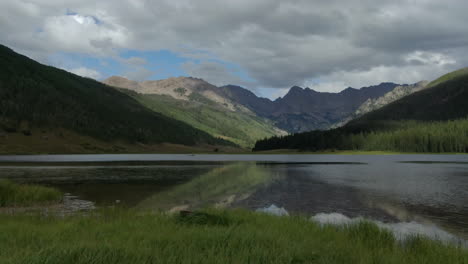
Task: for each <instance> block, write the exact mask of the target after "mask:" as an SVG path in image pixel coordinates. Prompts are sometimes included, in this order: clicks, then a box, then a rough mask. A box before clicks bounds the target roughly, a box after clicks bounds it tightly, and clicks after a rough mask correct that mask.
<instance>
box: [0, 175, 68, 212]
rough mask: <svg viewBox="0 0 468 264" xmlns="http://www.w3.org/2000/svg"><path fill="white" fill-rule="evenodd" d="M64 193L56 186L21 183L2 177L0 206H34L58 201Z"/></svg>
mask: <svg viewBox="0 0 468 264" xmlns="http://www.w3.org/2000/svg"><path fill="white" fill-rule="evenodd" d="M61 199H62V193H61V192H60V191H58V190H57V189H54V188H49V187H44V186H38V185H21V184H17V183H14V182H12V181H9V180H5V179H0V207H8V206H13V207H14V206H32V205H42V204H49V203H56V202H59V201H60V200H61Z"/></svg>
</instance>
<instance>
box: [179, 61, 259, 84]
mask: <svg viewBox="0 0 468 264" xmlns="http://www.w3.org/2000/svg"><path fill="white" fill-rule="evenodd" d="M182 69H183V70H184V71H185V72H186V73H187V74H188V75H190V76H193V77H198V78H202V79H204V80H205V81H207V82H210V83H212V84H214V85H217V86H223V85H228V84H236V85H245V86H250V84H252V83H251V82H248V81H246V80H244V79H243V78H241V77H240V76H238V75H237V74H238V72H236V70H233V69H229V68H227V67H226V65H224V64H222V63H219V62H214V61H203V62H201V63H194V62H192V61H189V62H186V63H184V64H182Z"/></svg>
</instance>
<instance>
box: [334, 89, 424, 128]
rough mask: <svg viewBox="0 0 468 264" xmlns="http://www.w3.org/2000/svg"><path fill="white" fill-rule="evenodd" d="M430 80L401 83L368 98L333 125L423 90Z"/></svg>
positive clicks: (346, 121) (340, 123) (344, 122)
mask: <svg viewBox="0 0 468 264" xmlns="http://www.w3.org/2000/svg"><path fill="white" fill-rule="evenodd" d="M428 84H429V82H428V81H421V82H418V83H415V84H411V85H401V86H397V87H395V88H394V89H393V90H391V91H390V92H388V93H386V94H384V95H383V96H381V97H378V98H369V99H367V100H366V101H365V102H364V103H363V104H362V105H361V106H359V108H358V109H357V110H356V111H355V112H354V113H353V114H351V115H350V116H348V117H346V118H345V119H343V120H342V121H340V122H338V123H337V124H335V125H334V126H333V127H340V126H343V125H345V124H347V123H348V122H349V121H351V120H353V119H355V118H358V117H360V116H362V115H364V114H367V113H370V112H372V111H375V110H377V109H380V108H382V107H384V106H386V105H388V104H390V103H393V102H395V101H397V100H399V99H401V98H403V97H405V96H408V95H410V94H413V93H415V92H419V91H422V90H424V89H426V88H427V87H428Z"/></svg>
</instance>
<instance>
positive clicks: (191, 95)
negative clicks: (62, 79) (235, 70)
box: [103, 76, 247, 111]
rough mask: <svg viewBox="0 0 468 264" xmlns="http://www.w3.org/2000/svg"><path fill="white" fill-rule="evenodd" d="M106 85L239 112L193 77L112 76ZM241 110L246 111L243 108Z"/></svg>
mask: <svg viewBox="0 0 468 264" xmlns="http://www.w3.org/2000/svg"><path fill="white" fill-rule="evenodd" d="M103 82H104V83H105V84H107V85H111V86H114V87H119V88H126V89H130V90H133V91H135V92H138V93H142V94H159V95H168V96H171V97H173V98H175V99H178V100H186V101H190V100H197V99H198V100H200V99H203V98H204V99H208V100H210V101H213V102H215V103H218V104H220V105H221V106H223V107H225V108H227V109H229V110H231V111H236V110H239V109H238V107H237V108H236V106H235V104H234V103H233V102H232V101H231V100H229V99H228V98H226V97H225V96H224V94H223V92H222V91H221V90H220V89H219V88H218V87H216V86H214V85H212V84H210V83H208V82H206V81H204V80H202V79H199V78H193V77H172V78H168V79H164V80H155V81H143V82H136V81H131V80H128V79H126V78H123V77H119V76H112V77H110V78H108V79H106V80H104V81H103ZM242 110H244V111H245V110H247V109H245V108H243V109H242Z"/></svg>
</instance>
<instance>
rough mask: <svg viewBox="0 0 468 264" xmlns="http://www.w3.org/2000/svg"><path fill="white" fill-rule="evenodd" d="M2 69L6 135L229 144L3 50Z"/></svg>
mask: <svg viewBox="0 0 468 264" xmlns="http://www.w3.org/2000/svg"><path fill="white" fill-rule="evenodd" d="M0 67H1V69H2V70H1V71H0V134H2V131H7V132H14V131H18V132H20V131H23V132H25V133H28V132H29V131H31V130H33V129H35V128H41V129H55V128H63V129H67V130H69V131H73V132H75V133H77V134H80V135H85V136H89V137H93V138H96V139H99V140H101V141H108V142H109V141H117V140H122V141H126V142H128V143H136V142H143V143H148V144H157V143H162V142H170V143H176V144H184V145H197V144H213V145H214V144H228V143H227V142H226V141H223V140H220V139H216V138H213V137H212V136H210V135H209V134H207V133H205V132H203V131H201V130H198V129H195V128H193V127H191V126H189V125H187V124H185V123H183V122H180V121H178V120H175V119H172V118H169V117H166V116H163V115H161V114H158V113H155V112H153V111H151V110H149V109H147V108H146V107H144V106H142V105H141V104H139V103H138V102H137V101H135V100H134V99H133V98H131V97H129V96H128V95H126V94H124V93H121V92H120V91H118V90H116V89H114V88H112V87H109V86H106V85H104V84H102V83H100V82H97V81H95V80H92V79H88V78H83V77H79V76H77V75H74V74H71V73H68V72H66V71H63V70H60V69H57V68H54V67H49V66H45V65H42V64H39V63H37V62H35V61H33V60H31V59H29V58H27V57H25V56H22V55H19V54H17V53H15V52H14V51H12V50H10V49H8V48H7V47H5V46H1V45H0ZM31 151H34V150H32V149H31Z"/></svg>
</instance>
